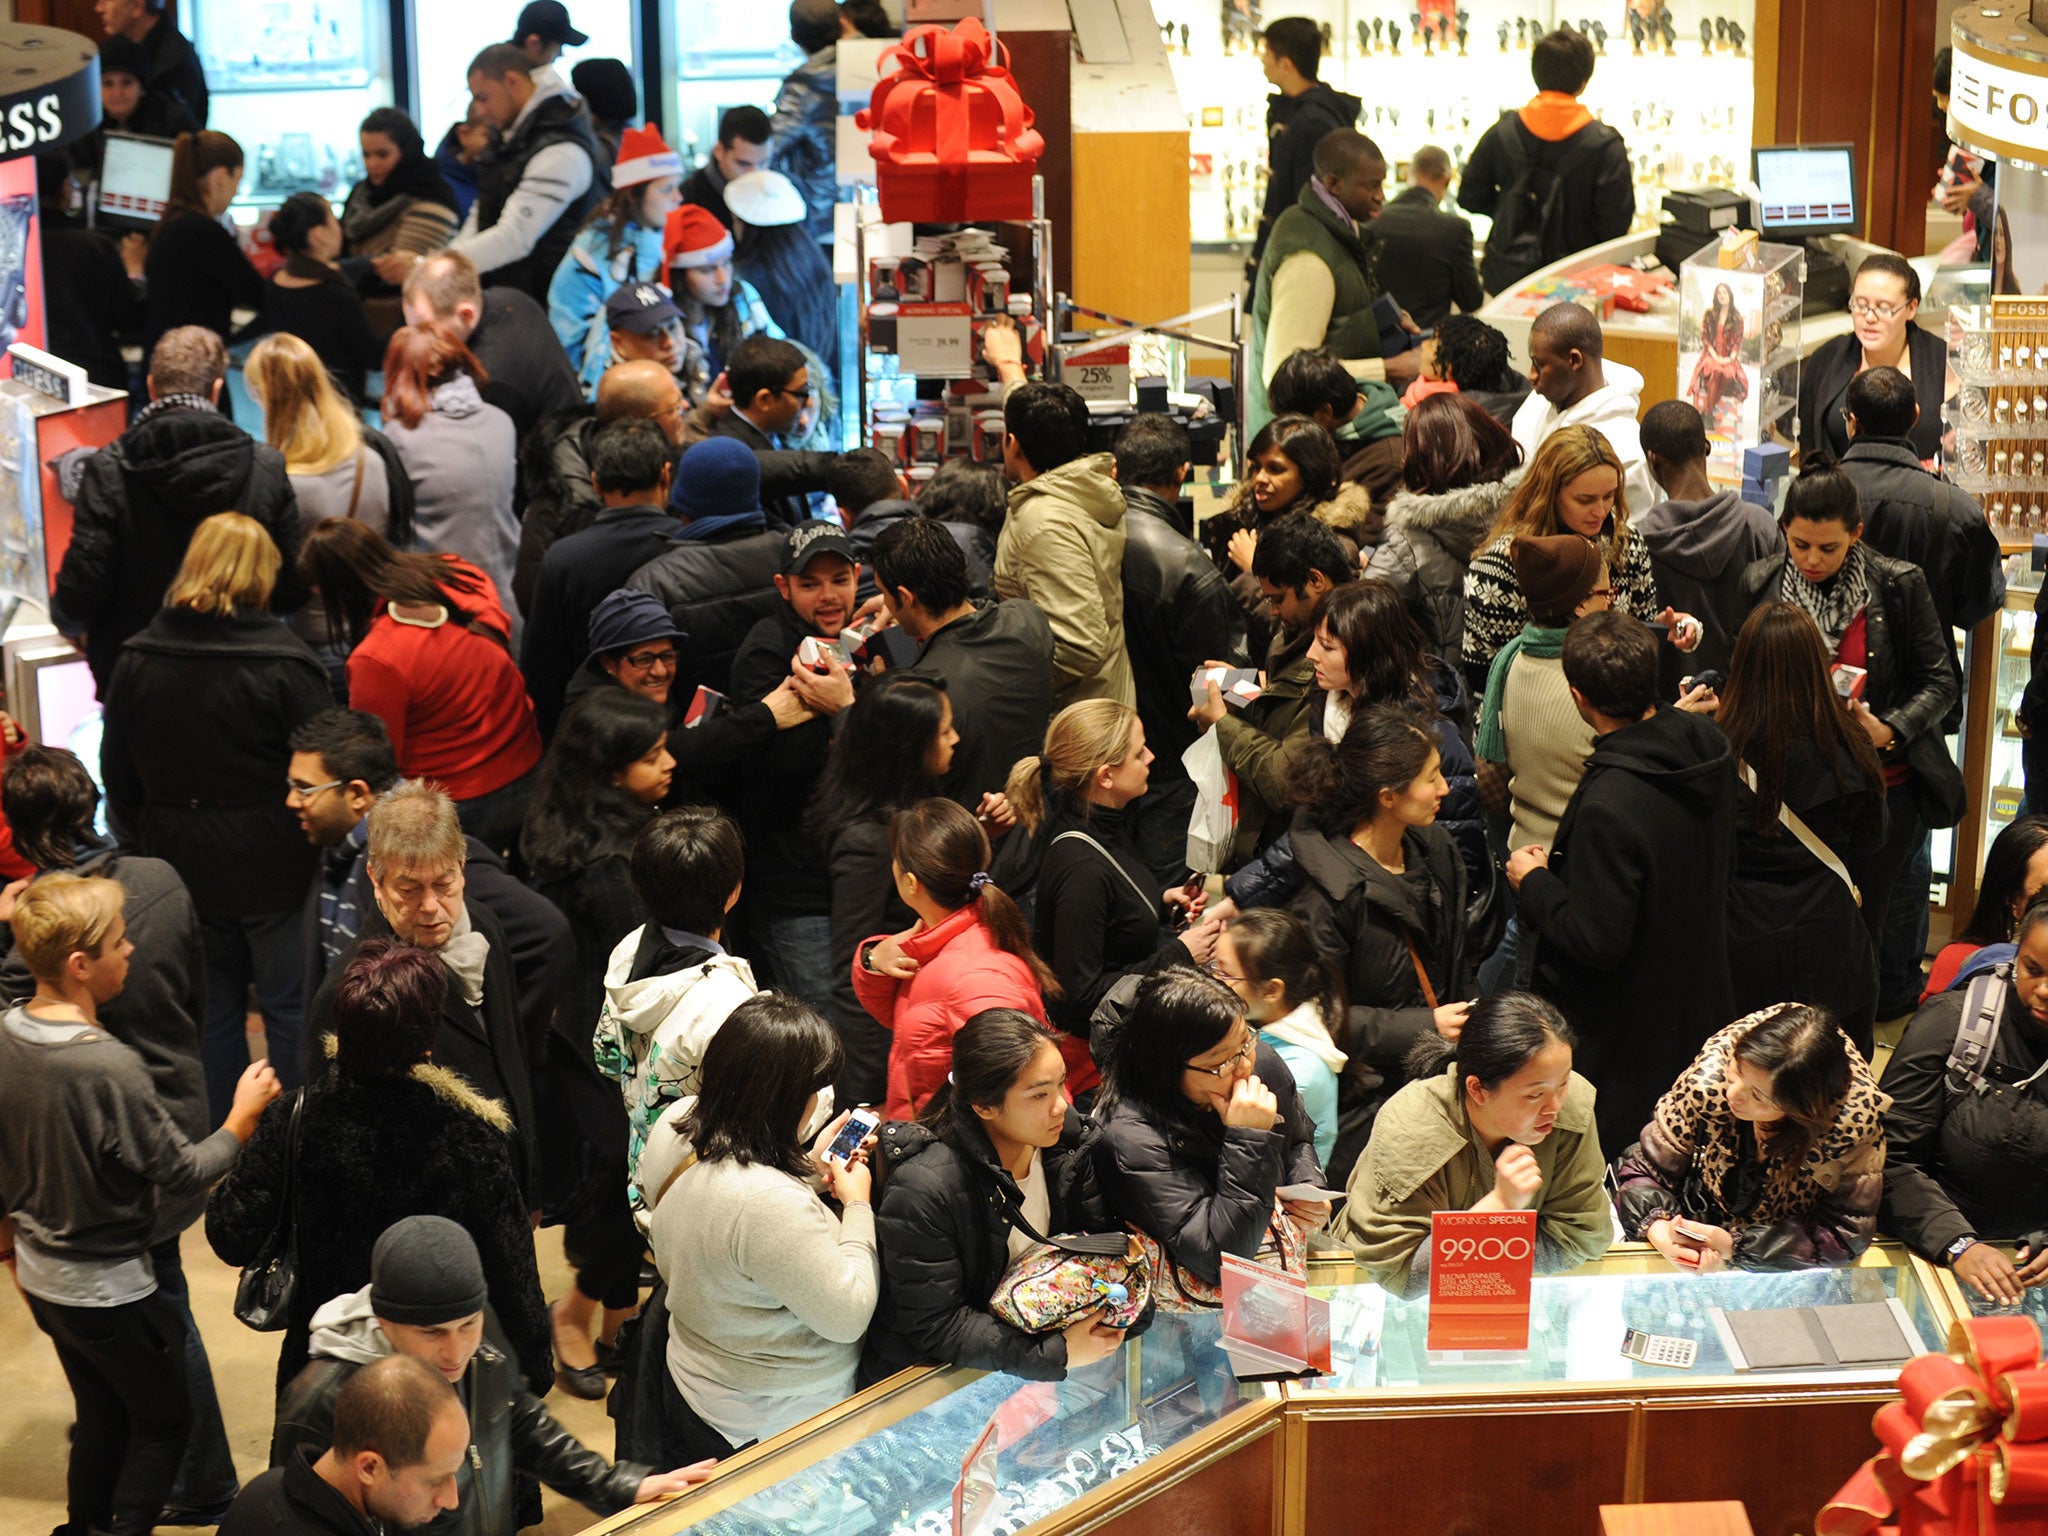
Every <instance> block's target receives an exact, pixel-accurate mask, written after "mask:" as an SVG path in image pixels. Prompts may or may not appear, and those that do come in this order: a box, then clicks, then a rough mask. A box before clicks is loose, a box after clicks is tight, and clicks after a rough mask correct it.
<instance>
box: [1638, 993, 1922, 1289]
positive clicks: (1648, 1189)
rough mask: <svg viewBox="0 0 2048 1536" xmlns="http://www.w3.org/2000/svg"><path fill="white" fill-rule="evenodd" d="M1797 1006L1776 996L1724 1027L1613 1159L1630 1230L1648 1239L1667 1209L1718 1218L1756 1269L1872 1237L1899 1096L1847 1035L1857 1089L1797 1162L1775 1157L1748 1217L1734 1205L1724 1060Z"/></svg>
mask: <svg viewBox="0 0 2048 1536" xmlns="http://www.w3.org/2000/svg"><path fill="white" fill-rule="evenodd" d="M1789 1006H1792V1005H1790V1004H1785V1003H1779V1004H1776V1005H1774V1006H1772V1007H1770V1008H1766V1009H1764V1010H1762V1011H1761V1012H1758V1013H1753V1014H1750V1015H1749V1016H1748V1017H1746V1018H1742V1019H1737V1020H1736V1021H1735V1022H1734V1023H1733V1024H1731V1025H1729V1026H1728V1027H1727V1028H1726V1029H1724V1030H1722V1031H1721V1032H1720V1033H1719V1034H1716V1035H1715V1036H1714V1037H1713V1038H1712V1039H1710V1040H1708V1041H1707V1043H1706V1044H1705V1045H1704V1046H1703V1047H1701V1049H1700V1053H1699V1055H1698V1056H1697V1057H1696V1058H1694V1060H1693V1064H1692V1065H1691V1066H1690V1067H1688V1068H1687V1069H1686V1070H1685V1072H1684V1074H1683V1075H1681V1076H1680V1077H1679V1079H1678V1081H1677V1082H1676V1083H1674V1084H1672V1086H1671V1089H1670V1091H1669V1092H1667V1093H1666V1094H1665V1095H1664V1097H1663V1098H1662V1099H1660V1100H1659V1101H1658V1103H1657V1111H1656V1115H1655V1117H1654V1118H1653V1119H1652V1120H1651V1121H1650V1123H1649V1124H1648V1125H1646V1126H1645V1127H1643V1136H1642V1140H1641V1141H1639V1142H1637V1143H1636V1145H1635V1146H1633V1147H1631V1148H1629V1150H1628V1151H1627V1152H1625V1153H1623V1154H1622V1157H1621V1161H1620V1163H1619V1165H1618V1167H1617V1170H1616V1173H1617V1182H1618V1188H1619V1194H1618V1195H1617V1197H1616V1199H1617V1204H1618V1206H1619V1209H1620V1212H1621V1218H1622V1225H1623V1227H1624V1228H1625V1230H1626V1231H1627V1233H1628V1235H1629V1236H1630V1237H1632V1238H1636V1239H1639V1240H1640V1239H1641V1237H1642V1235H1643V1233H1644V1231H1645V1230H1646V1229H1647V1228H1648V1227H1649V1225H1650V1224H1651V1223H1652V1222H1654V1221H1657V1220H1659V1219H1661V1218H1668V1217H1676V1216H1685V1217H1689V1218H1691V1219H1693V1220H1696V1221H1707V1222H1711V1223H1713V1224H1714V1225H1716V1226H1725V1227H1728V1228H1729V1230H1730V1231H1732V1232H1733V1233H1734V1236H1735V1257H1734V1262H1735V1263H1736V1264H1737V1265H1738V1266H1740V1267H1743V1268H1749V1269H1779V1268H1798V1267H1803V1266H1806V1265H1812V1264H1841V1263H1846V1262H1848V1261H1849V1260H1850V1259H1853V1258H1854V1257H1855V1256H1856V1255H1857V1254H1859V1253H1861V1252H1862V1251H1863V1250H1864V1249H1865V1248H1867V1247H1868V1246H1869V1245H1870V1241H1871V1237H1872V1236H1873V1234H1874V1233H1875V1231H1876V1226H1877V1207H1878V1201H1879V1199H1880V1198H1881V1196H1882V1195H1883V1192H1884V1154H1885V1142H1884V1126H1883V1123H1882V1120H1881V1118H1880V1117H1881V1116H1882V1115H1883V1113H1884V1111H1885V1109H1886V1108H1887V1107H1889V1105H1890V1103H1891V1100H1890V1099H1889V1098H1887V1097H1886V1095H1885V1094H1883V1093H1882V1092H1880V1091H1879V1089H1878V1086H1877V1082H1876V1079H1875V1078H1873V1077H1872V1075H1871V1072H1870V1067H1869V1065H1868V1064H1867V1063H1866V1062H1865V1061H1864V1060H1863V1057H1862V1055H1861V1054H1860V1053H1859V1052H1858V1051H1857V1049H1856V1047H1855V1046H1854V1045H1853V1044H1849V1043H1848V1041H1847V1039H1846V1037H1845V1038H1844V1045H1845V1046H1846V1047H1847V1049H1848V1052H1849V1092H1848V1094H1847V1096H1846V1097H1845V1098H1844V1099H1843V1101H1842V1106H1841V1109H1840V1110H1839V1111H1838V1112H1837V1114H1836V1116H1835V1123H1834V1124H1833V1125H1832V1126H1831V1127H1830V1128H1829V1129H1828V1130H1827V1131H1826V1132H1825V1133H1824V1134H1823V1135H1822V1136H1821V1138H1820V1140H1819V1141H1818V1142H1817V1143H1816V1144H1815V1145H1814V1146H1813V1147H1812V1148H1811V1149H1809V1151H1808V1152H1807V1154H1806V1156H1805V1157H1804V1158H1803V1159H1801V1160H1800V1161H1799V1162H1797V1163H1787V1162H1785V1161H1784V1160H1782V1159H1767V1161H1766V1163H1765V1165H1764V1174H1763V1188H1762V1190H1761V1191H1760V1193H1759V1194H1758V1196H1757V1200H1756V1204H1755V1205H1754V1206H1753V1207H1752V1208H1751V1210H1750V1211H1749V1213H1748V1215H1747V1216H1746V1217H1745V1218H1743V1220H1742V1221H1741V1223H1740V1224H1737V1223H1735V1222H1733V1221H1732V1220H1731V1218H1730V1216H1729V1212H1728V1202H1727V1196H1728V1195H1729V1194H1730V1193H1732V1191H1733V1187H1734V1184H1735V1179H1736V1160H1737V1158H1738V1157H1740V1156H1741V1145H1742V1143H1741V1138H1740V1134H1739V1128H1738V1124H1737V1122H1736V1119H1735V1117H1734V1116H1733V1115H1732V1114H1730V1113H1729V1111H1728V1097H1727V1074H1728V1063H1729V1061H1730V1060H1731V1059H1732V1058H1733V1056H1734V1054H1735V1047H1736V1045H1737V1044H1738V1043H1739V1042H1740V1041H1741V1039H1742V1037H1743V1036H1744V1035H1746V1034H1748V1033H1749V1031H1750V1030H1751V1029H1753V1028H1754V1027H1755V1026H1756V1025H1757V1024H1759V1023H1760V1022H1762V1021H1763V1020H1765V1019H1767V1018H1771V1017H1773V1016H1774V1015H1776V1013H1777V1012H1778V1011H1779V1009H1781V1008H1785V1007H1789Z"/></svg>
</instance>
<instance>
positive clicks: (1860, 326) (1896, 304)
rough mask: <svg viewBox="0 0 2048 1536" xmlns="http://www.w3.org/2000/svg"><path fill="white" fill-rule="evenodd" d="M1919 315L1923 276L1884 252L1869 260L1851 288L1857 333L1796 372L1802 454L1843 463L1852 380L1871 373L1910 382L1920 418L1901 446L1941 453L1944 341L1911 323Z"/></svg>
mask: <svg viewBox="0 0 2048 1536" xmlns="http://www.w3.org/2000/svg"><path fill="white" fill-rule="evenodd" d="M1919 313H1920V274H1919V273H1917V272H1915V271H1914V270H1913V268H1912V267H1911V265H1909V264H1908V263H1907V261H1906V260H1905V258H1904V257H1901V256H1894V255H1892V254H1890V253H1889V252H1880V253H1879V254H1877V255H1875V256H1871V257H1867V258H1866V259H1865V260H1864V262H1863V265H1862V266H1860V267H1858V268H1857V269H1856V281H1855V283H1854V284H1853V286H1851V288H1850V290H1849V318H1850V319H1851V320H1853V321H1854V322H1855V325H1856V329H1855V330H1854V331H1853V332H1852V333H1851V334H1850V335H1847V336H1837V337H1835V339H1834V340H1832V341H1829V342H1827V343H1825V344H1823V345H1822V346H1821V347H1820V348H1819V349H1817V350H1816V351H1815V352H1814V354H1813V356H1812V357H1810V358H1808V359H1807V360H1806V366H1805V368H1803V369H1802V370H1801V371H1800V375H1799V452H1800V456H1801V462H1802V463H1804V462H1806V460H1807V458H1808V457H1810V456H1811V455H1812V454H1814V453H1825V454H1827V455H1828V456H1829V457H1831V458H1837V459H1838V458H1840V457H1841V456H1842V455H1843V454H1845V453H1847V452H1848V451H1849V423H1848V420H1847V413H1846V408H1845V406H1844V403H1843V402H1844V400H1845V398H1846V396H1847V395H1848V392H1849V381H1850V380H1851V379H1853V378H1855V377H1856V375H1857V374H1859V373H1862V372H1864V371H1865V370H1866V369H1870V368H1896V369H1898V370H1899V371H1900V372H1901V373H1903V374H1905V375H1906V377H1907V378H1909V379H1911V380H1912V381H1913V393H1914V395H1915V397H1917V398H1918V400H1919V402H1920V419H1919V420H1918V421H1916V422H1915V423H1914V424H1913V430H1912V431H1911V432H1909V433H1907V434H1906V441H1907V443H1908V444H1910V445H1911V447H1912V449H1913V451H1914V452H1915V453H1917V454H1918V455H1919V456H1920V457H1921V458H1922V459H1932V458H1934V457H1935V456H1936V455H1938V454H1939V453H1940V452H1941V400H1942V391H1943V387H1944V383H1945V381H1946V379H1947V377H1948V344H1947V343H1946V342H1945V341H1943V340H1942V338H1941V337H1940V336H1938V335H1936V334H1935V333H1934V332H1932V331H1928V330H1923V329H1922V328H1921V327H1920V326H1917V325H1915V324H1914V323H1913V317H1914V316H1915V315H1917V314H1919Z"/></svg>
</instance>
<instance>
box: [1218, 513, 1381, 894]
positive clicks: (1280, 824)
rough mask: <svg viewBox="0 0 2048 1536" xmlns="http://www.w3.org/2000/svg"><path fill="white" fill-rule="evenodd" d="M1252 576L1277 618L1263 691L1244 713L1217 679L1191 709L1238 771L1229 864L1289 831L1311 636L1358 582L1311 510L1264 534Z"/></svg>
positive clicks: (1309, 690) (1309, 684) (1310, 687)
mask: <svg viewBox="0 0 2048 1536" xmlns="http://www.w3.org/2000/svg"><path fill="white" fill-rule="evenodd" d="M1252 575H1253V576H1254V577H1255V578H1256V579H1257V581H1258V583H1259V586H1260V587H1261V589H1263V590H1264V592H1265V594H1266V601H1267V602H1269V603H1270V604H1272V607H1273V616H1274V618H1276V619H1278V620H1279V621H1280V622H1279V628H1278V630H1277V632H1276V633H1275V634H1274V636H1273V644H1272V648H1271V649H1270V650H1269V651H1268V652H1267V653H1266V670H1265V681H1264V684H1263V686H1262V687H1261V690H1260V693H1259V696H1258V698H1256V699H1254V700H1253V701H1252V702H1251V703H1250V704H1248V705H1246V706H1245V707H1244V709H1243V710H1241V711H1232V710H1231V709H1230V707H1229V706H1228V705H1227V704H1225V703H1224V701H1223V694H1222V691H1221V690H1220V689H1219V688H1218V687H1217V686H1216V684H1215V683H1213V682H1212V683H1210V684H1209V696H1208V698H1207V699H1205V700H1204V701H1203V702H1202V703H1200V704H1197V705H1196V706H1195V707H1194V708H1193V709H1192V710H1190V711H1189V712H1188V718H1189V719H1190V720H1193V721H1194V722H1195V724H1196V725H1197V726H1198V727H1201V728H1203V729H1207V728H1208V727H1209V726H1212V725H1213V726H1214V727H1215V728H1216V745H1217V747H1218V749H1219V750H1221V752H1222V753H1223V766H1224V767H1226V768H1228V769H1229V770H1230V771H1231V772H1232V773H1234V774H1236V775H1237V791H1238V794H1237V837H1236V839H1235V841H1234V842H1233V844H1232V846H1231V867H1232V868H1236V867H1237V866H1238V865H1241V864H1243V863H1245V862H1246V861H1247V860H1249V859H1251V858H1252V857H1253V856H1254V855H1256V854H1257V853H1258V852H1259V851H1260V850H1261V849H1263V848H1264V847H1265V846H1266V844H1268V843H1270V842H1272V841H1273V839H1274V838H1276V837H1278V836H1279V835H1280V834H1281V833H1282V832H1284V831H1286V830H1287V819H1288V816H1289V814H1290V812H1291V809H1292V807H1293V804H1294V800H1293V797H1292V796H1291V795H1289V794H1288V792H1287V769H1288V765H1289V763H1290V762H1291V761H1292V760H1293V757H1294V754H1295V753H1296V752H1297V751H1298V750H1299V749H1300V747H1301V744H1302V743H1303V742H1305V741H1307V740H1308V738H1309V731H1310V729H1311V725H1310V709H1309V706H1310V704H1311V702H1312V701H1313V698H1314V695H1315V688H1316V667H1315V663H1314V662H1313V661H1311V660H1310V659H1309V654H1308V647H1309V641H1311V640H1312V639H1314V638H1315V632H1316V619H1317V617H1318V616H1319V615H1320V614H1321V613H1322V609H1323V601H1324V599H1325V598H1327V597H1328V596H1329V595H1330V593H1331V592H1333V591H1334V590H1335V589H1336V588H1338V587H1341V586H1342V585H1344V583H1345V582H1347V581H1355V580H1356V579H1357V577H1358V569H1357V566H1356V565H1355V563H1354V562H1353V560H1352V558H1351V555H1350V553H1349V552H1348V551H1347V550H1346V549H1345V548H1344V541H1343V540H1342V539H1340V538H1338V537H1337V534H1336V531H1335V530H1334V529H1332V528H1331V527H1330V526H1329V525H1328V524H1326V523H1324V522H1322V521H1321V520H1319V519H1318V518H1317V517H1316V516H1315V515H1314V514H1313V513H1310V512H1294V513H1290V514H1289V515H1287V516H1286V517H1283V518H1280V519H1278V520H1277V521H1275V522H1272V523H1269V524H1268V525H1267V526H1266V528H1265V530H1264V531H1263V532H1261V533H1260V535H1259V547H1258V550H1257V552H1256V553H1255V554H1254V555H1253V556H1252Z"/></svg>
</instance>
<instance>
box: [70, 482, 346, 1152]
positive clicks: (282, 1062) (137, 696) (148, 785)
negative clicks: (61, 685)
mask: <svg viewBox="0 0 2048 1536" xmlns="http://www.w3.org/2000/svg"><path fill="white" fill-rule="evenodd" d="M279 559H280V557H279V555H278V552H277V546H276V545H275V544H273V543H272V542H271V539H270V535H269V534H267V533H265V532H264V531H263V527H262V525H261V524H259V523H257V522H256V521H254V520H253V519H251V518H247V517H244V516H242V514H241V513H239V512H220V513H216V514H215V515H214V516H212V517H209V518H207V519H206V520H205V521H204V522H202V523H201V524H200V525H199V527H198V528H197V529H196V530H195V531H194V532H193V535H192V542H191V544H190V546H189V547H188V548H187V549H186V551H185V560H184V563H183V564H182V565H181V566H180V567H179V568H178V575H177V579H176V580H175V581H173V582H172V583H171V589H170V592H169V594H168V595H167V596H166V597H165V600H164V608H163V610H162V611H161V612H160V613H158V614H157V616H156V617H155V618H154V619H152V620H151V621H150V623H149V624H148V625H147V626H146V627H145V628H144V629H143V630H142V631H141V632H140V633H138V634H136V635H133V636H131V637H130V638H129V640H128V643H127V645H125V646H124V647H123V648H122V652H121V659H120V661H119V662H118V663H117V664H116V665H115V667H114V673H113V677H112V679H111V680H110V681H109V683H108V685H107V688H106V691H105V693H104V694H103V698H104V700H105V705H106V736H105V741H104V744H103V746H102V749H101V764H102V766H103V768H104V770H105V773H106V781H107V801H108V807H109V809H110V811H111V812H112V814H113V817H114V819H115V821H116V823H117V824H118V825H119V826H120V827H121V829H122V832H123V841H124V843H132V845H133V848H134V851H135V852H137V853H141V854H147V855H149V856H151V857H153V858H159V859H163V860H165V861H166V862H167V863H169V864H170V866H171V867H172V868H173V869H175V870H177V872H178V874H179V876H180V877H181V878H183V880H184V882H185V886H186V889H187V890H189V891H190V892H191V893H192V905H193V906H194V907H195V908H196V909H197V911H198V914H199V927H200V939H201V942H202V944H203V946H204V949H205V956H206V1004H207V1011H206V1035H205V1039H204V1041H203V1042H202V1046H201V1053H200V1054H201V1059H202V1062H203V1064H204V1066H205V1070H206V1091H207V1098H208V1100H209V1102H210V1103H211V1105H212V1110H213V1115H214V1118H215V1119H216V1120H218V1119H219V1118H220V1117H222V1116H224V1115H225V1114H226V1113H227V1111H228V1106H229V1105H230V1103H231V1102H232V1101H233V1098H234V1091H235V1082H236V1079H237V1078H239V1077H240V1076H241V1073H242V1069H243V1068H245V1067H246V1066H248V1064H249V1045H248V1039H247V1034H246V1026H245V1006H244V1000H245V999H246V998H247V997H248V995H249V988H250V985H251V983H252V982H253V983H254V985H255V988H256V1000H257V1002H258V1004H259V1005H260V1007H261V1009H262V1013H263V1027H264V1033H265V1036H266V1037H267V1039H268V1042H269V1056H270V1058H271V1060H272V1061H273V1062H274V1063H276V1066H277V1070H278V1073H279V1075H280V1076H281V1077H282V1078H283V1079H284V1081H285V1084H286V1086H288V1087H295V1086H297V1084H298V1082H299V1073H300V1067H301V1060H300V1050H299V1020H300V1004H301V999H300V996H299V975H300V966H299V916H300V909H301V907H302V906H303V904H304V902H305V898H306V885H307V882H308V881H309V880H310V879H311V878H312V874H313V863H314V860H315V859H316V858H317V857H318V855H317V853H316V852H315V850H314V849H313V847H312V845H311V844H310V843H308V842H307V841H306V836H305V833H304V832H303V831H301V830H300V827H299V823H298V818H297V816H296V815H295V814H294V813H293V812H292V811H291V810H289V809H287V808H286V806H285V781H286V778H287V771H288V769H289V767H290V764H291V745H290V742H291V735H292V732H294V731H295V730H297V729H298V728H299V727H300V726H301V725H303V724H304V723H305V722H306V721H308V720H310V719H311V718H312V717H313V716H314V715H317V714H318V713H320V711H321V710H323V709H326V708H329V707H330V706H331V705H332V704H333V702H334V701H333V696H332V695H331V694H330V693H329V692H328V685H327V673H326V669H325V668H323V667H322V666H321V665H320V662H319V660H318V658H316V657H315V656H314V655H313V653H312V651H311V650H309V649H308V648H307V646H306V643H305V642H304V641H303V640H301V639H299V637H298V636H296V635H294V634H293V633H292V632H291V630H289V629H288V628H286V627H285V624H284V622H283V621H282V620H280V619H274V618H272V617H271V616H270V615H269V613H268V612H266V611H265V605H266V604H267V603H268V602H269V601H270V594H271V590H272V588H273V587H274V586H275V585H276V583H277V574H278V565H279Z"/></svg>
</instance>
